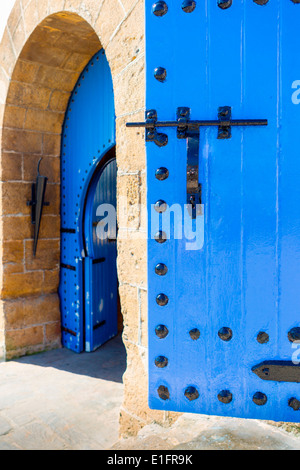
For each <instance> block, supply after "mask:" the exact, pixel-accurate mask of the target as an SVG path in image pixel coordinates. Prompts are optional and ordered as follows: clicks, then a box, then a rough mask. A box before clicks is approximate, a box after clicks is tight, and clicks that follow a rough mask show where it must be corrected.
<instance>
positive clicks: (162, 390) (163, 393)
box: [157, 385, 170, 401]
mask: <svg viewBox="0 0 300 470" xmlns="http://www.w3.org/2000/svg"><path fill="white" fill-rule="evenodd" d="M157 393H158V396H159V398H160V399H161V400H164V401H167V400H170V392H169V389H168V387H165V386H164V385H161V386H160V387H159V388H158V390H157Z"/></svg>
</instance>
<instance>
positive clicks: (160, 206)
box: [154, 199, 168, 214]
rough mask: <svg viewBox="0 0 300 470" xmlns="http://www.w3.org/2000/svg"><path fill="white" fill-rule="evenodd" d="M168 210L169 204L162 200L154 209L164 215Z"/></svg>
mask: <svg viewBox="0 0 300 470" xmlns="http://www.w3.org/2000/svg"><path fill="white" fill-rule="evenodd" d="M167 208H168V204H167V203H166V201H163V200H162V199H160V200H159V201H157V202H156V204H155V205H154V209H155V210H156V212H158V213H159V214H162V213H163V212H166V210H167Z"/></svg>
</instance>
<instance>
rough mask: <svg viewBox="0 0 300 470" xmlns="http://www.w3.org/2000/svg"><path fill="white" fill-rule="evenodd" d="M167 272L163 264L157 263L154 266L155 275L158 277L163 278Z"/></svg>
mask: <svg viewBox="0 0 300 470" xmlns="http://www.w3.org/2000/svg"><path fill="white" fill-rule="evenodd" d="M167 272H168V268H167V266H166V265H165V264H163V263H159V264H157V265H156V266H155V273H156V274H157V275H158V276H165V275H166V274H167Z"/></svg>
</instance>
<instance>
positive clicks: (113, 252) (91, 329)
mask: <svg viewBox="0 0 300 470" xmlns="http://www.w3.org/2000/svg"><path fill="white" fill-rule="evenodd" d="M99 166H100V168H99V169H98V170H97V171H96V175H95V176H94V179H93V181H92V184H91V187H90V189H89V192H88V197H87V202H86V208H85V215H84V232H85V243H86V253H87V256H86V258H85V299H86V300H85V318H86V322H85V327H86V335H85V338H86V339H85V350H86V351H88V352H90V351H94V350H95V349H97V348H99V346H101V345H102V344H103V343H105V342H106V341H108V340H109V339H111V338H113V337H114V336H116V335H117V333H118V303H117V299H118V281H117V246H116V236H117V234H116V205H117V196H116V177H117V165H116V159H115V149H112V150H111V151H110V152H109V153H108V155H107V156H106V159H105V162H104V163H102V164H100V165H99Z"/></svg>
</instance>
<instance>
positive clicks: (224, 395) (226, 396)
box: [218, 390, 232, 405]
mask: <svg viewBox="0 0 300 470" xmlns="http://www.w3.org/2000/svg"><path fill="white" fill-rule="evenodd" d="M218 400H219V401H220V402H221V403H224V405H229V403H231V402H232V393H231V392H230V391H229V390H222V392H220V393H219V395H218Z"/></svg>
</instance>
